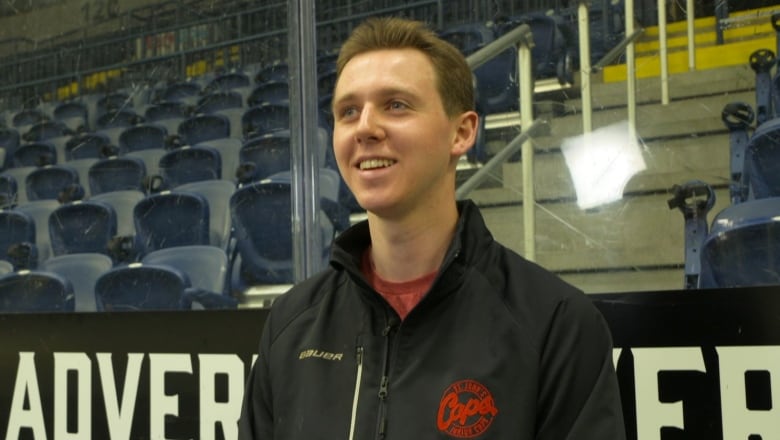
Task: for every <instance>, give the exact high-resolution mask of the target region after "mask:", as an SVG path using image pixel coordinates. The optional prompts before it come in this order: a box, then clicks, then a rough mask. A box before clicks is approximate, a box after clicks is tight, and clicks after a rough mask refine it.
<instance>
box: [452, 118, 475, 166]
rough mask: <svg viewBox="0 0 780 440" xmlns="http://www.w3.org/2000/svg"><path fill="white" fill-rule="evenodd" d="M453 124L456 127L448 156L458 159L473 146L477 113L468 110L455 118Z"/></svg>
mask: <svg viewBox="0 0 780 440" xmlns="http://www.w3.org/2000/svg"><path fill="white" fill-rule="evenodd" d="M455 123H456V124H457V125H456V130H455V135H454V137H453V140H452V148H451V150H450V154H452V156H453V157H460V156H462V155H464V154H466V153H467V152H468V151H469V150H470V149H471V147H473V146H474V142H475V141H476V139H477V130H478V127H479V115H477V112H475V111H471V110H470V111H467V112H464V113H461V114H460V115H459V116H457V117H456V119H455Z"/></svg>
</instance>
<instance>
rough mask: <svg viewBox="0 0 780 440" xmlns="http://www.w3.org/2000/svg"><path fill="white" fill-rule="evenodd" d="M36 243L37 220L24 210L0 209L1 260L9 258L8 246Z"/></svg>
mask: <svg viewBox="0 0 780 440" xmlns="http://www.w3.org/2000/svg"><path fill="white" fill-rule="evenodd" d="M19 243H31V244H34V243H35V220H34V219H33V218H32V217H30V216H29V215H27V214H25V213H24V212H20V211H8V210H2V211H0V260H6V261H9V260H8V248H10V247H11V246H13V245H15V244H19Z"/></svg>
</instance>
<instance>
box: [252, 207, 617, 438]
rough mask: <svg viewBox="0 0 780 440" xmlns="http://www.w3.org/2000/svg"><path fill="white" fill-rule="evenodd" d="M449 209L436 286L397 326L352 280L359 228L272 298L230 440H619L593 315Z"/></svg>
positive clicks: (578, 295) (577, 295) (576, 294)
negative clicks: (322, 266)
mask: <svg viewBox="0 0 780 440" xmlns="http://www.w3.org/2000/svg"><path fill="white" fill-rule="evenodd" d="M459 209H460V211H461V214H460V220H459V223H458V229H457V232H456V235H455V239H454V240H453V242H452V244H451V246H450V249H449V251H448V253H447V255H446V257H445V260H444V263H443V265H442V268H441V271H440V273H439V275H438V278H437V279H436V280H435V281H434V284H433V287H432V288H431V290H430V291H429V292H428V293H427V294H426V296H425V297H424V298H423V299H422V301H421V302H420V303H419V304H418V305H417V307H415V308H414V309H413V310H412V311H411V312H410V313H409V315H408V316H407V318H406V319H405V320H404V321H403V322H400V320H399V318H398V316H397V314H396V313H395V312H394V310H393V309H392V308H391V307H390V306H389V305H388V304H387V303H386V302H385V301H384V300H383V299H382V297H381V296H380V295H379V294H377V293H376V292H374V291H373V290H372V288H371V287H370V286H369V285H368V284H367V282H366V281H365V279H364V278H363V275H362V274H361V272H360V260H361V255H362V252H363V250H364V249H366V247H367V246H368V244H369V242H370V237H369V232H368V225H367V224H366V223H362V224H358V225H356V226H354V227H352V228H351V229H349V230H348V231H346V232H345V233H344V234H342V235H341V236H340V237H339V238H338V239H337V241H336V244H335V245H334V248H333V256H332V261H331V267H330V268H328V269H327V270H325V271H324V272H322V273H320V274H318V275H316V276H314V277H313V278H311V279H309V280H307V281H305V282H303V283H301V284H299V285H297V286H295V287H294V288H293V289H292V290H290V292H288V293H287V294H285V295H283V296H282V297H280V298H279V299H278V300H277V301H276V302H275V303H274V306H273V309H272V310H271V313H270V315H269V318H268V321H267V323H266V327H265V330H264V332H263V334H262V336H261V342H260V356H259V358H258V360H257V362H256V363H255V365H254V368H253V371H252V374H251V376H250V379H249V382H248V385H247V390H246V396H245V400H244V407H243V410H242V415H241V420H240V421H239V438H240V439H261V440H271V439H277V440H281V439H285V440H292V439H295V440H304V439H305V440H314V439H323V440H350V439H359V440H370V439H386V440H419V439H425V440H429V439H453V438H455V439H457V438H478V439H513V440H526V439H537V440H542V439H545V440H563V439H572V440H587V439H593V440H608V439H623V438H625V432H624V428H623V419H622V413H621V405H620V397H619V392H618V387H617V380H616V377H615V373H614V368H613V363H612V350H611V338H610V334H609V331H608V329H607V326H606V324H605V321H604V319H603V318H602V316H601V315H600V314H599V312H598V311H597V310H596V308H595V307H594V306H593V305H592V304H591V302H590V300H589V299H588V298H587V297H586V296H585V295H584V294H583V293H582V292H580V291H578V290H576V289H575V288H573V287H571V286H569V285H568V284H565V283H564V282H563V281H561V280H560V279H558V278H557V277H555V276H554V275H552V274H551V273H549V272H547V271H546V270H544V269H542V268H540V267H539V266H537V265H535V264H533V263H530V262H528V261H526V260H525V259H523V258H522V257H520V256H519V255H517V254H515V253H514V252H512V251H510V250H508V249H506V248H505V247H503V246H501V245H500V244H499V243H497V242H495V241H494V240H493V238H492V236H491V235H490V232H489V231H488V230H487V228H486V227H485V224H484V222H483V220H482V217H481V215H480V214H479V211H478V209H477V207H476V206H475V205H474V204H473V203H471V202H464V203H461V204H459Z"/></svg>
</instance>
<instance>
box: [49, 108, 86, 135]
mask: <svg viewBox="0 0 780 440" xmlns="http://www.w3.org/2000/svg"><path fill="white" fill-rule="evenodd" d="M88 115H89V113H88V111H87V106H86V104H84V103H83V102H78V101H69V102H63V103H61V104H59V105H58V106H57V107H55V108H54V114H53V116H54V120H55V121H59V122H62V123H63V124H65V126H66V127H68V129H69V130H70V131H71V132H73V133H83V132H87V131H89V129H90V127H89V116H88Z"/></svg>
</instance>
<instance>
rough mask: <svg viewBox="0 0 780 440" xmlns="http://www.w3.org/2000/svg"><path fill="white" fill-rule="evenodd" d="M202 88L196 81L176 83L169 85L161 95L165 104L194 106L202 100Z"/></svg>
mask: <svg viewBox="0 0 780 440" xmlns="http://www.w3.org/2000/svg"><path fill="white" fill-rule="evenodd" d="M200 93H201V86H200V84H198V83H197V82H194V81H183V82H176V83H173V84H170V85H168V86H167V87H166V88H165V89H164V90H163V92H162V94H161V95H160V99H161V100H162V101H164V102H177V103H181V104H184V105H188V106H194V105H195V104H196V103H197V102H198V98H200Z"/></svg>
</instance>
